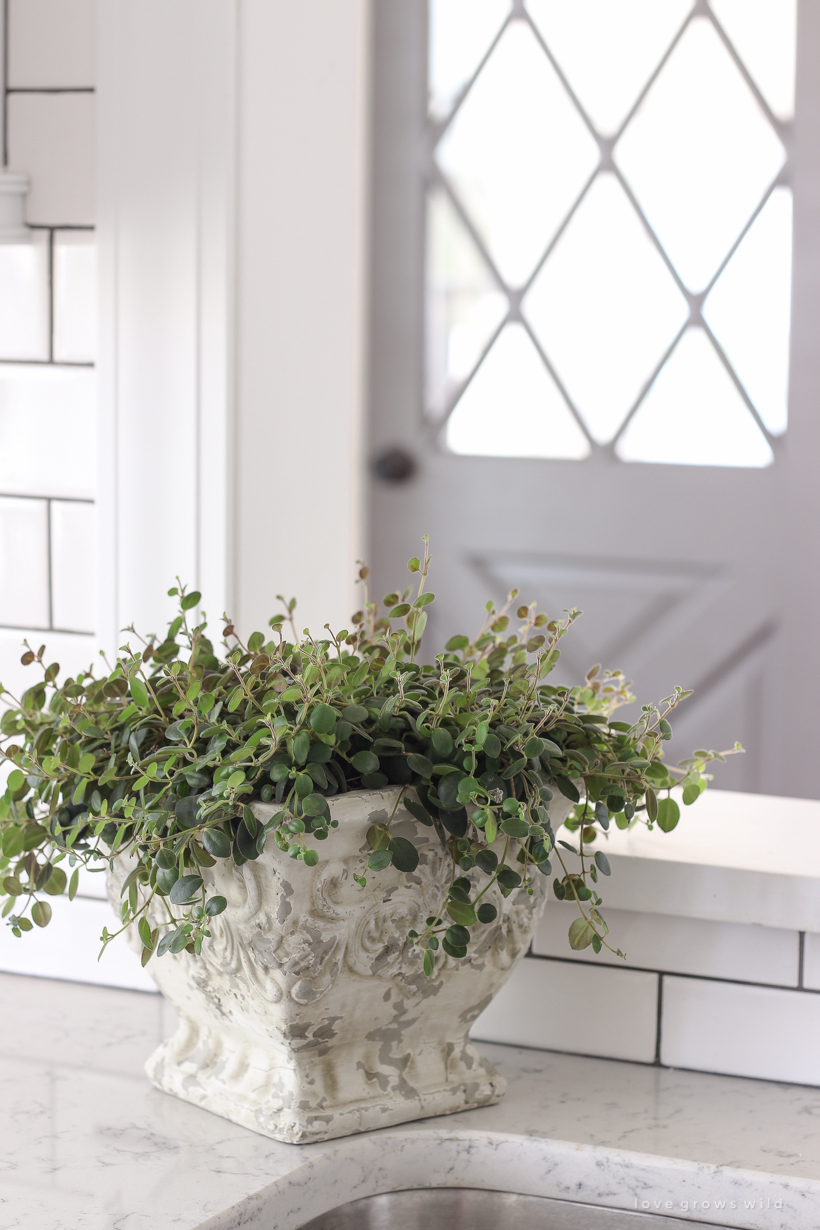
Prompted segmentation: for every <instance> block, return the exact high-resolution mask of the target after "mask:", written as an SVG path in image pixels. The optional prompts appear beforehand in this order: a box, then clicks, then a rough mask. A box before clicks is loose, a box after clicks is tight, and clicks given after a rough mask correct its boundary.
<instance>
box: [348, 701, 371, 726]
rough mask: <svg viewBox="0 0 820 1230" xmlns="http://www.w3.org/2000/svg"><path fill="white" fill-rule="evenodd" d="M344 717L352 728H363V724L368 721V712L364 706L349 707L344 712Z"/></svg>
mask: <svg viewBox="0 0 820 1230" xmlns="http://www.w3.org/2000/svg"><path fill="white" fill-rule="evenodd" d="M342 717H343V718H344V720H345V721H346V722H350V724H351V726H361V724H362V722H365V721H367V710H366V709H365V707H364V705H348V706H347V708H346V709H343V710H342Z"/></svg>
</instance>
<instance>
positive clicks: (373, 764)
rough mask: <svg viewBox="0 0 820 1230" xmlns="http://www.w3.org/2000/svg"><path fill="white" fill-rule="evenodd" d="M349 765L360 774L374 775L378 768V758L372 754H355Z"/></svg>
mask: <svg viewBox="0 0 820 1230" xmlns="http://www.w3.org/2000/svg"><path fill="white" fill-rule="evenodd" d="M350 763H351V764H352V765H353V768H354V769H358V770H359V772H360V773H375V772H376V770H377V769H378V767H379V758H378V756H376V755H375V753H374V752H357V753H356V755H355V756H352V757H351V759H350Z"/></svg>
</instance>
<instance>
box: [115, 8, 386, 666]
mask: <svg viewBox="0 0 820 1230" xmlns="http://www.w3.org/2000/svg"><path fill="white" fill-rule="evenodd" d="M98 25H99V38H98V66H99V67H98V81H99V106H100V113H101V123H100V140H99V147H98V175H99V183H100V190H99V205H98V208H99V215H100V222H99V230H100V264H101V283H100V284H101V320H102V326H101V357H100V375H101V388H102V412H101V419H102V426H101V431H102V456H103V466H102V471H101V493H100V500H101V507H102V516H101V521H102V523H103V525H104V526H105V527H106V529H105V530H104V535H103V542H102V547H101V573H102V584H101V590H102V593H103V595H104V608H103V611H102V614H101V627H102V629H103V637H104V640H105V641H106V643H108V644H111V643H113V642H114V641H116V640H117V632H116V630H117V629H119V628H121V627H122V626H123V625H124V624H125V623H128V622H130V621H131V620H132V619H135V620H136V621H137V623H138V625H139V626H141V627H143V628H146V627H147V628H150V629H152V630H156V629H157V628H158V627H159V626H160V625H161V624H162V622H163V620H164V619H165V618H167V617H169V614H170V608H171V604H170V602H169V601H168V600H166V599H165V597H164V594H165V591H166V590H167V588H168V587H169V585H171V584H172V583H173V579H174V576H175V575H176V574H177V573H179V574H180V575H181V576H182V578H183V579H184V580H186V581H187V582H188V583H189V584H190V585H191V586H195V587H196V588H198V589H200V590H201V591H202V593H203V605H204V606H205V607H206V609H207V610H208V612H209V613H210V615H211V616H215V615H219V614H221V613H222V611H223V610H225V609H226V608H230V609H231V611H232V613H233V614H234V616H235V617H236V618H237V620H238V622H239V624H240V626H241V627H242V628H243V629H244V630H245V631H250V630H251V628H252V627H254V626H264V624H265V622H266V620H267V618H268V617H269V616H270V615H271V614H273V613H274V611H275V610H276V609H277V601H276V595H277V593H287V595H288V596H291V595H296V596H298V597H299V598H300V607H299V615H298V616H297V618H298V620H299V626H300V627H302V626H304V625H305V624H306V623H309V624H310V625H311V626H312V627H314V628H315V629H316V630H317V631H321V628H322V625H323V624H324V622H325V621H326V620H328V619H330V620H331V622H333V623H334V624H335V625H336V626H337V627H338V626H339V625H340V624H341V623H344V622H346V621H347V620H348V618H349V615H350V612H351V610H352V609H353V607H352V604H353V603H354V602H355V600H356V596H355V594H354V593H353V591H352V578H353V576H354V567H355V560H356V558H357V556H359V555H360V554H361V526H360V520H361V485H362V478H361V453H362V449H363V444H362V432H363V403H364V387H363V366H364V349H365V342H364V330H365V281H366V260H365V225H366V217H367V179H366V177H367V169H368V163H367V133H368V118H367V117H368V91H367V66H368V28H369V27H368V3H367V0H344V3H330V2H329V0H324V3H321V4H318V5H311V6H307V5H298V6H295V5H292V4H288V3H284V0H280V2H278V3H268V2H265V3H260V2H259V0H241V2H240V0H206V2H205V3H203V2H201V0H196V2H194V0H175V2H174V3H172V4H168V3H165V2H164V0H163V2H161V0H117V2H115V3H111V4H107V5H103V6H101V7H100V10H99V14H98Z"/></svg>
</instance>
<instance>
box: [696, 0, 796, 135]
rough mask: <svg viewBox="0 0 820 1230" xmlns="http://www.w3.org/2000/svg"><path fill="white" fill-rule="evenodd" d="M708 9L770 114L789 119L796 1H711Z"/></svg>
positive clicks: (791, 104) (794, 48) (793, 61)
mask: <svg viewBox="0 0 820 1230" xmlns="http://www.w3.org/2000/svg"><path fill="white" fill-rule="evenodd" d="M711 7H712V11H713V12H714V14H715V16H716V17H717V19H718V21H719V22H720V24H721V25H722V26H723V29H724V30H725V31H726V33H727V34H728V36H729V38H730V39H731V41H732V45H733V46H734V49H735V51H736V52H737V53H738V55H739V56H740V58H741V60H742V61H743V63H744V64H745V65H746V67H747V69H748V70H749V73H750V74H751V76H752V78H753V79H754V82H755V85H756V86H757V88H758V89H759V90H760V93H761V94H762V95H763V97H764V98H765V99H766V102H767V103H768V104H769V106H770V107H771V109H772V111H773V112H774V114H775V115H776V116H777V117H778V119H781V120H790V119H791V118H792V116H793V115H794V69H795V52H796V43H797V0H712V5H711Z"/></svg>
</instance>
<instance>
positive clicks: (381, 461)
mask: <svg viewBox="0 0 820 1230" xmlns="http://www.w3.org/2000/svg"><path fill="white" fill-rule="evenodd" d="M371 468H372V470H373V473H374V474H375V475H376V477H377V478H380V479H381V480H382V482H383V483H406V482H407V481H408V480H409V479H411V478H412V477H413V476H414V474H415V473H416V470H417V469H418V466H417V464H416V459H415V457H414V456H413V455H412V453H408V452H407V450H406V449H403V448H398V447H396V446H394V447H392V448H386V449H384V450H383V451H382V452H381V453H378V454H377V455H376V456H375V457H374V458H373V461H372V462H371Z"/></svg>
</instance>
